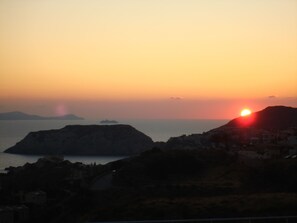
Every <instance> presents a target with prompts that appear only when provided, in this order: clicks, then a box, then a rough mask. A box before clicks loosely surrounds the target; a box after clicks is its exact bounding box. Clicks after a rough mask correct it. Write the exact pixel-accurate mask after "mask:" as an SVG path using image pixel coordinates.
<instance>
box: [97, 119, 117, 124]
mask: <svg viewBox="0 0 297 223" xmlns="http://www.w3.org/2000/svg"><path fill="white" fill-rule="evenodd" d="M100 123H101V124H117V123H119V122H118V121H116V120H108V119H105V120H102V121H100Z"/></svg>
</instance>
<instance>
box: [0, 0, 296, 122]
mask: <svg viewBox="0 0 297 223" xmlns="http://www.w3.org/2000/svg"><path fill="white" fill-rule="evenodd" d="M0 33H1V35H0V112H7V111H12V110H21V111H24V112H28V113H37V114H41V115H42V114H43V115H53V114H60V113H61V112H62V113H68V112H69V113H75V114H77V115H81V116H84V117H87V118H117V117H119V118H187V119H189V118H193V119H194V118H218V119H221V118H233V117H234V116H237V115H239V113H240V109H241V108H243V107H249V108H251V109H252V110H260V109H263V108H265V107H266V106H269V105H277V104H282V105H288V106H294V107H296V106H297V1H296V0H248V1H247V0H26V1H23V0H1V1H0Z"/></svg>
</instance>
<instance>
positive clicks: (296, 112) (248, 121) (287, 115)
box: [221, 106, 297, 131]
mask: <svg viewBox="0 0 297 223" xmlns="http://www.w3.org/2000/svg"><path fill="white" fill-rule="evenodd" d="M296 126H297V108H292V107H285V106H271V107H267V108H265V109H263V110H261V111H258V112H255V113H252V114H251V115H249V116H244V117H239V118H236V119H233V120H231V121H230V122H228V123H227V124H226V125H224V126H222V127H221V128H229V127H235V128H241V127H253V128H257V129H264V130H272V131H274V130H283V129H288V128H290V127H296Z"/></svg>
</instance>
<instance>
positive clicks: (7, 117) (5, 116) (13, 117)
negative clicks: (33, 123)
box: [0, 111, 83, 120]
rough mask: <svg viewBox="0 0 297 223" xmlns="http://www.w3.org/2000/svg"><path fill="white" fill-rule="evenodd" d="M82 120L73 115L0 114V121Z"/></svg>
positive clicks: (17, 112) (16, 112)
mask: <svg viewBox="0 0 297 223" xmlns="http://www.w3.org/2000/svg"><path fill="white" fill-rule="evenodd" d="M82 119H83V118H81V117H78V116H76V115H73V114H67V115H63V116H56V117H44V116H39V115H30V114H26V113H23V112H19V111H15V112H6V113H0V120H82Z"/></svg>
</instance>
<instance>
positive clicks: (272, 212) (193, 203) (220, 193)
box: [0, 149, 297, 223]
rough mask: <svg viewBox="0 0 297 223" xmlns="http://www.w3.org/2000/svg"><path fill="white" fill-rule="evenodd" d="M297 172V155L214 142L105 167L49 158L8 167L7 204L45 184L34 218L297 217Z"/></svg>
mask: <svg viewBox="0 0 297 223" xmlns="http://www.w3.org/2000/svg"><path fill="white" fill-rule="evenodd" d="M296 171H297V160H296V159H272V160H261V162H258V163H253V162H242V160H241V159H239V158H238V157H237V156H236V155H231V154H230V153H227V152H226V151H224V150H211V149H209V150H166V151H162V150H159V149H153V150H150V151H146V152H144V153H142V154H140V155H139V156H135V157H132V158H129V159H124V160H119V161H115V162H112V163H109V164H106V165H104V166H103V165H83V164H81V163H76V164H72V163H70V162H69V161H62V160H60V159H58V158H54V157H53V158H50V157H47V158H45V159H40V160H39V161H38V162H37V163H35V164H26V165H24V166H23V167H18V168H8V173H7V174H5V175H4V174H2V175H1V174H0V181H1V186H2V188H1V189H0V206H7V205H11V206H12V205H17V204H23V202H24V201H23V200H22V199H21V197H20V196H21V195H22V194H24V195H26V194H28V193H31V192H32V191H37V192H40V191H41V192H43V193H45V194H46V195H47V199H48V200H47V202H46V201H44V202H46V205H40V204H39V205H38V204H35V205H34V204H31V203H32V202H35V201H34V200H33V201H32V200H31V201H30V200H27V203H25V205H28V207H29V208H30V213H31V215H30V218H29V219H28V221H26V222H45V223H47V222H48V223H49V222H74V223H75V222H103V221H123V222H124V221H126V220H131V221H132V220H152V219H153V220H168V219H169V220H172V219H197V218H224V217H248V216H256V217H265V216H288V215H291V216H296V215H297V208H296V207H297V175H296ZM94 185H96V187H94ZM24 198H25V201H26V196H25V197H24ZM37 201H38V200H37ZM30 202H31V203H30ZM61 210H62V211H61ZM295 219H296V218H295ZM295 219H292V220H293V221H291V220H290V221H287V222H296V221H294V220H295ZM203 222H204V221H203ZM207 222H210V221H207ZM224 222H231V221H224ZM232 222H248V221H247V220H245V221H232ZM252 222H259V223H263V222H285V221H281V220H278V221H277V220H273V221H252Z"/></svg>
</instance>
